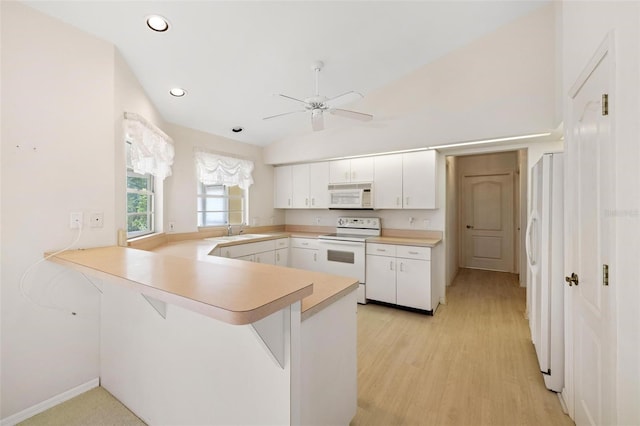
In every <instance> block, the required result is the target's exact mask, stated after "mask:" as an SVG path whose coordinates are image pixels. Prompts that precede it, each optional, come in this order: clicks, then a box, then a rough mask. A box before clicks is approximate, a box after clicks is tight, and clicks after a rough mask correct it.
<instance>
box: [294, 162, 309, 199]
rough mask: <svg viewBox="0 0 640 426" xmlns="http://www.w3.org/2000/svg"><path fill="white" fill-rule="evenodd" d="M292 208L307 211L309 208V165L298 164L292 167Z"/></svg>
mask: <svg viewBox="0 0 640 426" xmlns="http://www.w3.org/2000/svg"><path fill="white" fill-rule="evenodd" d="M291 187H292V191H291V192H292V196H291V198H292V201H291V207H292V208H294V209H306V208H308V207H309V165H308V164H296V165H294V166H291Z"/></svg>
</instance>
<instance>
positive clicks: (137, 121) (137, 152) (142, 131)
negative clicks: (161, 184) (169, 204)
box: [124, 112, 175, 180]
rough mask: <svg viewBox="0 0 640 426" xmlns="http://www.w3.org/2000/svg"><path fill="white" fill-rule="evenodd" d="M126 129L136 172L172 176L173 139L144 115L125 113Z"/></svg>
mask: <svg viewBox="0 0 640 426" xmlns="http://www.w3.org/2000/svg"><path fill="white" fill-rule="evenodd" d="M124 131H125V135H126V138H127V140H128V141H129V142H131V152H130V154H131V155H130V161H131V166H132V168H133V171H134V172H136V173H141V174H145V173H150V174H152V175H153V176H155V177H156V178H157V179H160V180H163V179H164V178H166V177H167V176H171V166H172V165H173V157H174V155H175V149H174V147H173V141H172V140H171V138H170V137H169V136H167V135H166V134H165V133H164V132H163V131H162V130H160V129H159V128H157V127H156V126H154V125H153V124H151V123H150V122H148V121H147V120H146V119H145V118H144V117H142V116H140V115H138V114H134V113H131V112H125V113H124Z"/></svg>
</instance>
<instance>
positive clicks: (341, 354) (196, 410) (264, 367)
mask: <svg viewBox="0 0 640 426" xmlns="http://www.w3.org/2000/svg"><path fill="white" fill-rule="evenodd" d="M202 241H203V240H194V241H193V242H183V244H181V245H182V246H183V249H184V248H185V247H189V245H190V244H191V250H193V249H194V247H195V250H196V252H197V250H198V249H197V246H198V245H200V249H201V250H202V247H203V246H202V244H203V242H202ZM204 244H209V245H211V243H204ZM214 245H215V244H214ZM177 246H178V244H174V245H171V244H169V245H166V246H162V247H159V248H157V249H156V250H154V251H144V250H137V249H133V248H125V247H104V248H96V249H87V250H76V251H68V252H64V253H61V254H57V255H55V256H54V257H53V258H52V259H51V260H53V261H55V262H57V263H60V264H63V265H65V266H68V267H71V268H73V269H76V270H78V271H80V272H81V273H83V274H85V276H87V277H88V279H90V280H91V282H92V283H93V284H94V285H95V286H96V287H97V288H98V289H99V290H100V291H101V293H102V297H101V299H102V302H101V303H102V304H101V330H100V333H101V336H100V339H101V353H100V356H101V372H100V380H101V384H102V385H103V386H104V387H105V388H106V389H107V390H109V391H110V392H111V393H112V394H114V396H116V397H117V398H118V399H119V400H120V401H122V402H123V403H124V404H125V405H126V406H127V407H129V408H130V409H131V410H132V411H133V412H134V413H136V414H137V415H138V416H139V417H140V418H142V419H143V420H144V421H145V422H147V423H149V424H299V423H303V424H348V423H349V421H350V420H351V418H352V417H353V416H354V415H355V411H356V403H357V386H356V375H357V370H356V309H357V308H356V306H357V305H356V288H357V285H358V282H357V281H356V280H355V279H352V278H345V277H338V276H333V275H329V274H323V273H318V272H309V271H302V270H296V269H290V268H284V267H279V266H274V265H263V264H255V263H250V262H245V261H241V260H235V259H226V258H221V257H213V256H208V257H207V258H205V259H199V256H197V255H196V256H186V255H184V253H185V252H183V255H182V256H181V255H179V254H177V253H173V254H167V252H171V251H175V250H176V247H177ZM188 250H190V249H187V251H188ZM305 301H307V303H305Z"/></svg>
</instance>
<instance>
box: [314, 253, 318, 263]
mask: <svg viewBox="0 0 640 426" xmlns="http://www.w3.org/2000/svg"><path fill="white" fill-rule="evenodd" d="M313 261H314V262H317V261H318V253H313Z"/></svg>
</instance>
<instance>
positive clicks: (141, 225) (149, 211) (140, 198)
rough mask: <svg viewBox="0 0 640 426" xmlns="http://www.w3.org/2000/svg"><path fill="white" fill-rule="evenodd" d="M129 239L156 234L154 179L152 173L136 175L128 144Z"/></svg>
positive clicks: (128, 144)
mask: <svg viewBox="0 0 640 426" xmlns="http://www.w3.org/2000/svg"><path fill="white" fill-rule="evenodd" d="M126 147H127V237H129V238H132V237H139V236H141V235H146V234H151V233H153V232H155V208H154V206H155V197H154V179H153V175H152V174H150V173H144V174H141V173H136V172H134V171H133V168H132V167H131V161H130V148H131V143H129V142H127V144H126Z"/></svg>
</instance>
